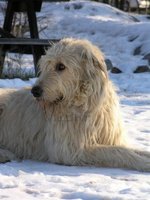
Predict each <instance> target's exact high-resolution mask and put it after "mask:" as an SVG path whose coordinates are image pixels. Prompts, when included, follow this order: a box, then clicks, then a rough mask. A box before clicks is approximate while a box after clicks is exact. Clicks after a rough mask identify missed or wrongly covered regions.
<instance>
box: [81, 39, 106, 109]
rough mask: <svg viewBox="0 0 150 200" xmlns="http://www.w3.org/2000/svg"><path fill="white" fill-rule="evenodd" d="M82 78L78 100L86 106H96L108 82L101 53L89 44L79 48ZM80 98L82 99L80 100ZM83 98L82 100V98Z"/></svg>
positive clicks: (101, 98)
mask: <svg viewBox="0 0 150 200" xmlns="http://www.w3.org/2000/svg"><path fill="white" fill-rule="evenodd" d="M79 52H80V54H79V55H80V57H81V66H82V68H81V70H82V76H81V80H80V83H79V88H80V93H79V96H78V97H80V99H82V100H83V101H81V102H84V103H83V104H85V105H86V104H87V106H88V107H89V106H91V108H92V105H93V108H94V106H95V105H98V104H99V103H100V102H101V101H102V100H103V97H104V95H105V87H106V85H107V82H108V74H107V68H106V64H105V61H104V56H103V54H102V52H101V51H100V50H99V49H98V48H97V47H96V46H94V45H92V44H91V43H88V42H87V43H84V45H83V46H80V50H79V51H78V53H79ZM81 97H82V98H81ZM83 97H84V98H83Z"/></svg>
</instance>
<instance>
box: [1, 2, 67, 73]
mask: <svg viewBox="0 0 150 200" xmlns="http://www.w3.org/2000/svg"><path fill="white" fill-rule="evenodd" d="M6 1H7V8H6V14H5V18H4V24H3V28H0V36H1V37H0V76H1V75H2V71H3V65H4V60H5V55H6V52H7V51H8V52H16V53H28V54H33V58H34V66H35V74H38V68H37V62H38V60H39V59H40V57H41V55H42V54H44V48H45V47H48V46H50V45H51V42H57V41H58V40H53V39H52V38H51V39H40V38H39V33H38V26H37V18H36V12H40V11H41V6H42V3H43V2H44V1H45V2H58V1H68V0H6ZM15 12H26V13H27V16H28V22H29V29H30V38H16V37H15V36H14V35H12V34H11V30H12V21H13V16H14V13H15Z"/></svg>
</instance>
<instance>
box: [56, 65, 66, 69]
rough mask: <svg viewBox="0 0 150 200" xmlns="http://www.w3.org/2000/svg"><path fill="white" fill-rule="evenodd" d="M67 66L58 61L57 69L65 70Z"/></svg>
mask: <svg viewBox="0 0 150 200" xmlns="http://www.w3.org/2000/svg"><path fill="white" fill-rule="evenodd" d="M65 68H66V67H65V65H64V64H62V63H58V64H57V65H56V71H63V70H64V69H65Z"/></svg>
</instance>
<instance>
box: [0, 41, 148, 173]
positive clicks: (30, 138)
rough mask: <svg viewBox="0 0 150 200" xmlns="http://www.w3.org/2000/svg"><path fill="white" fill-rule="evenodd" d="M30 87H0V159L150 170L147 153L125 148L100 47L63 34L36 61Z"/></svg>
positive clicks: (116, 105) (113, 92)
mask: <svg viewBox="0 0 150 200" xmlns="http://www.w3.org/2000/svg"><path fill="white" fill-rule="evenodd" d="M40 69H41V75H40V77H39V78H38V80H37V82H36V84H35V86H34V87H33V88H32V90H30V89H22V90H20V91H17V90H5V89H3V90H2V89H1V90H0V162H6V161H9V160H11V159H34V160H40V161H48V162H52V163H58V164H64V165H94V166H99V167H120V168H128V169H136V170H140V171H150V153H149V152H142V151H138V150H133V149H130V148H128V147H127V143H126V141H125V139H124V130H123V127H122V123H121V117H120V114H119V103H118V99H117V96H116V93H115V90H114V87H113V85H112V83H111V81H110V80H109V79H108V75H107V71H106V66H105V63H104V58H103V55H102V53H101V51H100V50H99V49H98V48H97V47H96V46H94V45H92V44H91V43H90V42H88V41H85V40H76V39H63V40H61V41H60V42H59V43H57V44H55V45H53V46H52V47H51V48H50V49H49V50H48V51H47V53H46V55H45V56H43V57H42V59H41V61H40Z"/></svg>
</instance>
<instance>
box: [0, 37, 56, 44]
mask: <svg viewBox="0 0 150 200" xmlns="http://www.w3.org/2000/svg"><path fill="white" fill-rule="evenodd" d="M58 41H59V39H36V38H32V39H31V38H0V45H11V46H13V45H24V46H28V45H31V46H32V45H33V46H49V45H50V44H52V43H56V42H58Z"/></svg>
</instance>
